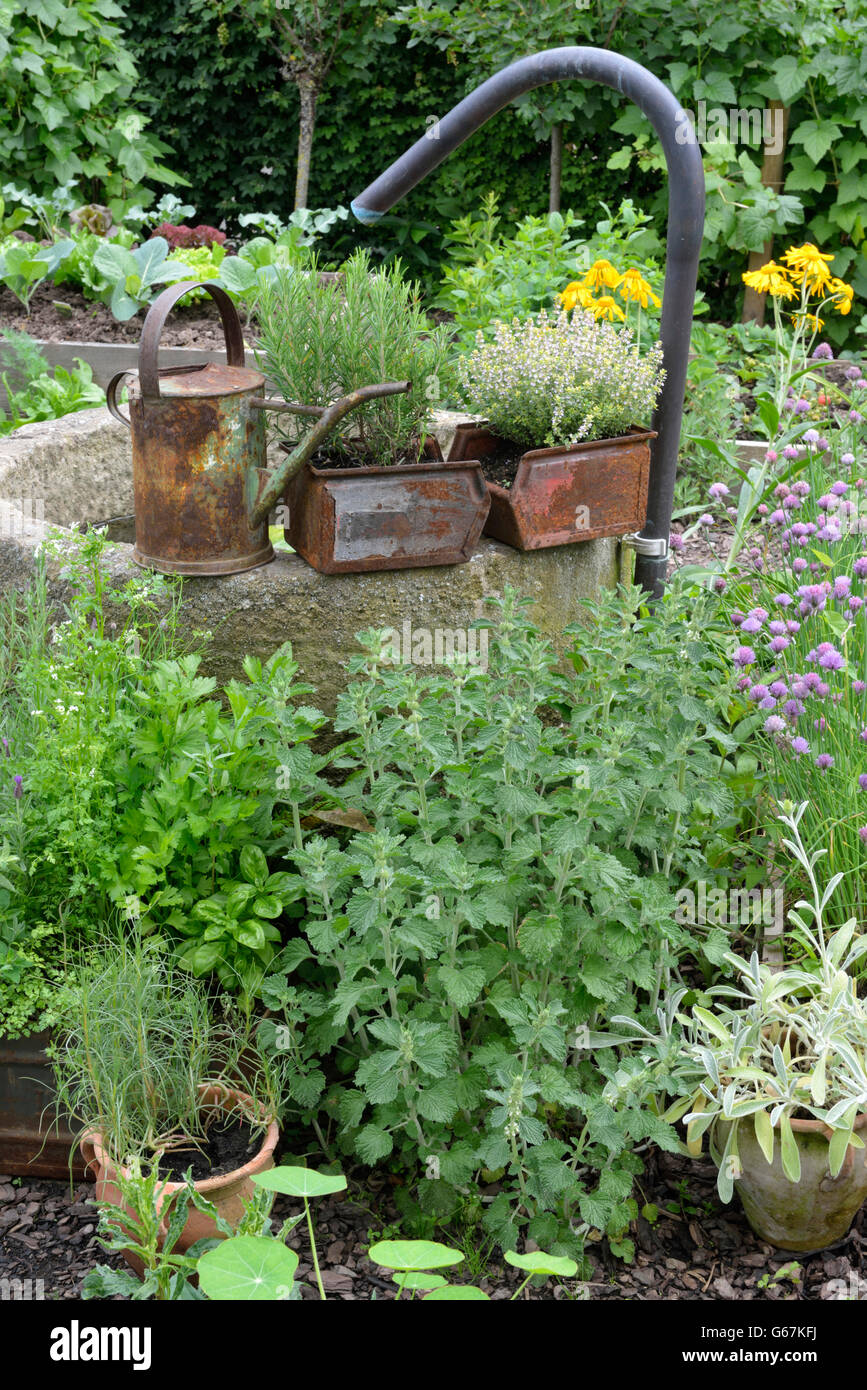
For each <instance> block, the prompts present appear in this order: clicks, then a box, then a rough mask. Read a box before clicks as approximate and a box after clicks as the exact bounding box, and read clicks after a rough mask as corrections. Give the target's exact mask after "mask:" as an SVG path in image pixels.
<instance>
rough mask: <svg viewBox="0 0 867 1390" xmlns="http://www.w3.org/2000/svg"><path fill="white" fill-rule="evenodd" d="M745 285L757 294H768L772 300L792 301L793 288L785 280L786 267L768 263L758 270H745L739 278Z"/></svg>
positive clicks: (788, 281)
mask: <svg viewBox="0 0 867 1390" xmlns="http://www.w3.org/2000/svg"><path fill="white" fill-rule="evenodd" d="M741 279H742V280H743V282H744V284H745V285H749V287H750V289H751V290H756V291H757V292H758V293H759V294H769V295H771V296H772V297H773V298H774V299H794V297H795V287H794V285H793V284H792V283H791V281H790V280H789V279H788V278H787V272H786V267H785V266H783V265H777V262H776V261H768V262H767V263H766V264H765V265H762V266H759V268H758V270H745V271H744V273H743V275H742V276H741Z"/></svg>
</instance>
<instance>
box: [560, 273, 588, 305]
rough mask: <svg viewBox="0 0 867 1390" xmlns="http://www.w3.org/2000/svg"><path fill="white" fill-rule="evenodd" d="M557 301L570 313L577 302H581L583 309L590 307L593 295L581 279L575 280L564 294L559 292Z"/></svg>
mask: <svg viewBox="0 0 867 1390" xmlns="http://www.w3.org/2000/svg"><path fill="white" fill-rule="evenodd" d="M557 302H558V304H559V305H560V307H561V308H562V309H565V310H566V311H567V313H568V311H569V310H570V309H574V308H575V305H576V304H580V305H581V308H582V309H589V308H590V307H591V306H592V304H593V296H592V294H591V293H590V291H589V290H588V288H587V286H586V285H584V284H582V282H581V281H580V280H573V281H572V283H571V284H569V285H567V286H566V288H565V290H564V291H563V293H562V294H558V296H557Z"/></svg>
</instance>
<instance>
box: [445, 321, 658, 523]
mask: <svg viewBox="0 0 867 1390" xmlns="http://www.w3.org/2000/svg"><path fill="white" fill-rule="evenodd" d="M609 299H610V296H609ZM602 302H603V301H599V303H602ZM611 302H612V304H613V300H612V301H611ZM459 375H460V382H461V388H462V392H463V396H464V399H465V401H466V403H467V405H468V407H469V408H470V409H471V410H472V411H473V412H474V413H476V414H481V415H484V416H485V417H486V418H487V421H488V428H484V429H480V428H479V427H478V426H462V427H459V429H458V431H457V432H456V435H455V441H454V444H453V446H452V450H451V455H450V457H451V458H452V459H458V458H460V459H469V458H480V459H481V460H482V462H483V467H484V470H485V473H486V477H487V480H488V491H489V493H490V497H491V510H490V514H489V516H488V520H487V523H486V526H485V532H486V534H487V535H489V536H495V537H496V538H497V540H501V541H505V542H506V544H507V545H512V546H515V547H516V548H517V549H518V550H538V549H540V548H543V547H546V546H551V545H565V544H568V543H570V542H573V541H581V540H592V539H594V538H595V537H597V536H612V535H624V534H626V533H627V532H630V531H635V530H639V529H640V528H641V527H642V526H643V525H644V523H645V520H646V507H647V484H648V478H649V473H650V441H651V440H652V439H654V438H655V437H656V436H655V433H654V432H653V431H651V430H649V429H646V428H642V427H639V425H638V424H637V423H636V422H639V421H644V420H648V419H649V418H650V415H651V413H652V410H653V407H654V405H655V403H656V399H657V396H658V395H659V391H660V389H661V387H662V382H663V378H664V372H663V370H662V353H661V349H660V348H659V346H658V345H657V346H656V347H654V348H652V349H651V350H650V351H649V352H648V353H646V354H645V355H644V356H641V355H640V354H639V351H638V347H637V346H636V345H634V344H633V341H632V333H631V330H630V329H629V328H627V327H624V328H617V327H615V325H614V324H613V323H611V322H609V321H608V320H607V319H606V318H605V317H601V316H597V312H596V311H595V310H591V309H578V308H576V309H574V310H573V311H572V313H571V314H570V313H569V312H568V311H567V310H565V309H563V310H562V311H561V312H560V313H559V315H558V316H557V317H556V318H551V317H550V316H549V315H548V313H547V311H546V310H543V311H542V312H541V314H539V316H538V318H535V319H526V320H525V321H524V322H520V321H519V320H517V319H515V320H513V321H512V323H511V324H507V323H498V324H497V326H496V332H495V336H494V340H493V342H490V343H486V342H484V341H483V340H482V339H481V337H480V340H479V344H478V346H477V347H476V349H475V351H473V352H471V353H470V354H469V355H468V356H467V357H463V358H461V361H460V367H459Z"/></svg>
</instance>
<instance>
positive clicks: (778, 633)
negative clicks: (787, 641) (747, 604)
mask: <svg viewBox="0 0 867 1390" xmlns="http://www.w3.org/2000/svg"><path fill="white" fill-rule="evenodd" d="M785 630H786V624H785V623H784V622H783V621H782V620H781V619H780V618H774V620H773V622H770V623H768V632H769V633H770V634H771V636H772V637H782V635H783V633H784V632H785Z"/></svg>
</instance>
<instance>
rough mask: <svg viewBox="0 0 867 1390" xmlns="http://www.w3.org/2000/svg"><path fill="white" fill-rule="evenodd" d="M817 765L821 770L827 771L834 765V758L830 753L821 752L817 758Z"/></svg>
mask: <svg viewBox="0 0 867 1390" xmlns="http://www.w3.org/2000/svg"><path fill="white" fill-rule="evenodd" d="M816 766H817V768H818V769H819V771H820V772H827V771H828V769H829V768H831V767H833V766H834V759H833V758H832V757H831V754H830V753H820V754H819V756H818V758H817V759H816Z"/></svg>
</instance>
